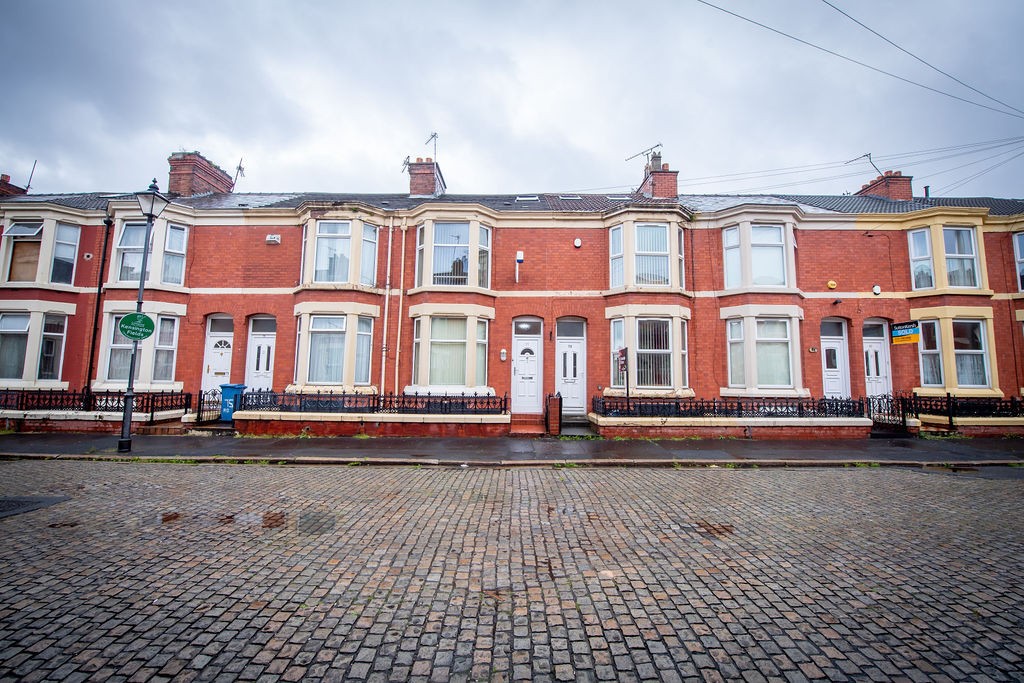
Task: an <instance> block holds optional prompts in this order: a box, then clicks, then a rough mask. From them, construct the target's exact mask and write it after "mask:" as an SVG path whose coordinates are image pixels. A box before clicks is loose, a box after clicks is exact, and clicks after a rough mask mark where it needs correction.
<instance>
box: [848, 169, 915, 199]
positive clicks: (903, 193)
mask: <svg viewBox="0 0 1024 683" xmlns="http://www.w3.org/2000/svg"><path fill="white" fill-rule="evenodd" d="M913 179H914V176H909V175H903V174H902V173H901V172H899V171H886V172H885V174H883V175H880V176H878V177H877V178H875V179H874V180H872V181H871V182H870V183H868V184H867V185H864V186H863V187H862V188H860V190H859V191H858V192H855V193H854V194H856V195H858V196H860V197H884V198H885V199H895V200H896V201H901V202H909V201H910V200H912V199H913V198H914V189H913V187H911V181H912V180H913Z"/></svg>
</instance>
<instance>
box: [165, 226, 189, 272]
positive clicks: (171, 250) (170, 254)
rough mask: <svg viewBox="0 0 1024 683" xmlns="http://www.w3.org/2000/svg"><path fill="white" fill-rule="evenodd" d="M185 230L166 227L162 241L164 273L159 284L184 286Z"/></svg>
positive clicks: (181, 227)
mask: <svg viewBox="0 0 1024 683" xmlns="http://www.w3.org/2000/svg"><path fill="white" fill-rule="evenodd" d="M186 236H187V234H186V231H185V228H184V227H183V226H181V225H168V226H167V237H166V238H165V241H164V272H163V277H161V282H164V283H166V284H169V285H181V284H185V240H186Z"/></svg>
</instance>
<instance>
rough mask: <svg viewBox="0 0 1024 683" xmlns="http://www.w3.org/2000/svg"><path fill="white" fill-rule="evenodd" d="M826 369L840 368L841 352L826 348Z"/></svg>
mask: <svg viewBox="0 0 1024 683" xmlns="http://www.w3.org/2000/svg"><path fill="white" fill-rule="evenodd" d="M825 369H826V370H838V369H839V354H838V353H837V352H836V350H835V349H825Z"/></svg>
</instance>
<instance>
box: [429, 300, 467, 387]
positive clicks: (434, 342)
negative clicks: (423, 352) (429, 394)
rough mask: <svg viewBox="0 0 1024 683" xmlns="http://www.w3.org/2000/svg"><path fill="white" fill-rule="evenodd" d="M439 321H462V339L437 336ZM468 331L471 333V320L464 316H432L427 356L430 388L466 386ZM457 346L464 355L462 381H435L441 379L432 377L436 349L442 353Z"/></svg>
mask: <svg viewBox="0 0 1024 683" xmlns="http://www.w3.org/2000/svg"><path fill="white" fill-rule="evenodd" d="M438 320H455V321H462V324H463V330H462V337H461V338H448V337H444V338H441V337H437V336H435V334H436V330H437V329H438V325H437V324H436V322H437V321H438ZM468 331H469V320H468V319H467V318H465V317H463V316H447V315H437V316H432V317H431V318H430V342H429V344H428V349H427V354H428V356H427V360H428V367H427V383H428V384H429V385H430V386H432V387H435V386H436V387H441V386H446V387H453V386H454V387H464V386H466V379H467V375H468V373H467V372H466V360H468V357H467V352H468V348H467V342H466V335H467V334H468ZM455 346H461V347H462V353H463V363H462V368H461V370H462V375H461V379H462V381H460V382H442V381H435V379H440V378H437V377H434V376H432V374H433V370H434V361H433V357H434V348H435V347H437V349H438V352H439V353H440V351H441V349H442V348H445V347H455Z"/></svg>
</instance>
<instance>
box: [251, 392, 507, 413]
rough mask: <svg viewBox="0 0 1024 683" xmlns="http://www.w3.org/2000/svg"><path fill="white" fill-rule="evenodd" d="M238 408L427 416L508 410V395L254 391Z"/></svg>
mask: <svg viewBox="0 0 1024 683" xmlns="http://www.w3.org/2000/svg"><path fill="white" fill-rule="evenodd" d="M237 409H238V410H252V411H256V412H297V413H402V414H405V413H411V414H427V415H500V414H502V413H506V412H508V396H507V395H505V396H472V395H464V394H453V395H449V396H443V395H442V396H433V395H429V396H428V395H415V394H344V393H338V394H336V393H332V392H323V393H316V394H285V393H278V392H274V391H256V392H251V393H245V394H242V396H241V399H240V400H239V403H238V405H237Z"/></svg>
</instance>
